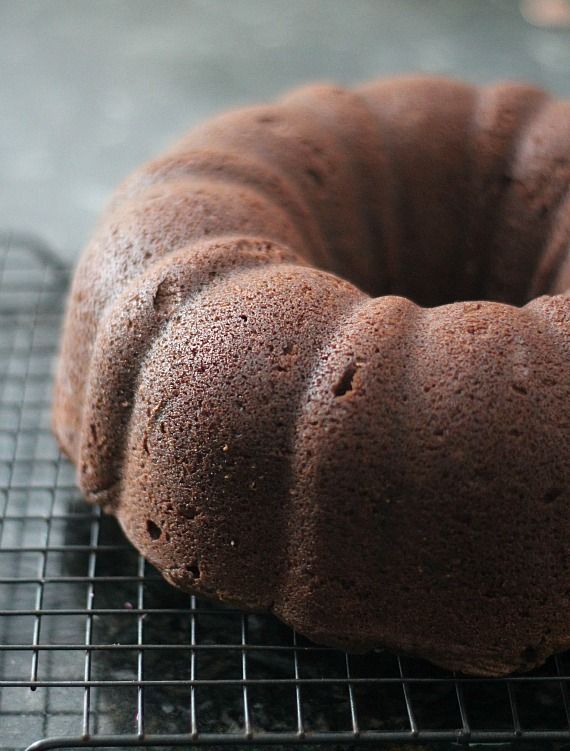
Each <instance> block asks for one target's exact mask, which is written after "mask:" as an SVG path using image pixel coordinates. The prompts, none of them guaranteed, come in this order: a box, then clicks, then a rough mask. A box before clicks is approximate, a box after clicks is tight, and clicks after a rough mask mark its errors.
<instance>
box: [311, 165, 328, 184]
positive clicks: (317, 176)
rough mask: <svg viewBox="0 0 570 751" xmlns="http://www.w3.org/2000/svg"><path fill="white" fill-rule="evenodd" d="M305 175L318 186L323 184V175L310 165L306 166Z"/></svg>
mask: <svg viewBox="0 0 570 751" xmlns="http://www.w3.org/2000/svg"><path fill="white" fill-rule="evenodd" d="M307 175H308V176H309V177H310V178H311V180H312V181H313V182H314V183H316V184H317V185H319V186H323V185H324V183H325V179H324V177H323V176H322V174H321V173H320V172H319V171H318V170H316V169H314V168H312V167H308V168H307Z"/></svg>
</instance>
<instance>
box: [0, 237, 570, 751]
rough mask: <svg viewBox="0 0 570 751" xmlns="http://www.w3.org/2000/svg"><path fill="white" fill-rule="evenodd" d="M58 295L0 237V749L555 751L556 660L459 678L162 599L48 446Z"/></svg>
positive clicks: (48, 275) (33, 255)
mask: <svg viewBox="0 0 570 751" xmlns="http://www.w3.org/2000/svg"><path fill="white" fill-rule="evenodd" d="M67 283H68V270H67V268H66V267H65V266H64V265H63V264H62V263H61V262H59V261H58V260H57V258H56V256H55V255H54V254H52V253H51V251H50V250H49V249H48V248H47V247H46V246H45V245H44V244H43V243H42V242H40V241H38V240H37V239H34V238H31V237H26V236H22V235H15V234H12V235H10V234H4V235H0V748H1V749H3V750H4V751H7V750H8V749H9V750H10V751H11V750H12V749H14V750H15V749H18V751H20V750H21V749H25V748H29V749H36V750H38V749H48V748H91V747H99V748H103V747H104V748H108V749H115V748H122V747H132V748H145V747H160V748H174V747H180V746H181V747H186V748H191V747H193V746H206V747H210V748H212V749H214V748H220V747H226V746H231V745H236V746H237V745H242V746H243V745H245V746H246V747H248V748H256V747H262V746H266V745H273V746H278V747H280V748H287V747H289V746H292V745H302V744H311V745H313V746H315V745H316V746H317V747H319V746H320V747H322V748H325V747H326V748H331V747H332V748H337V749H343V748H354V747H357V746H360V745H368V746H369V747H372V748H390V749H394V748H400V747H403V746H406V747H407V746H408V745H409V744H420V745H423V747H424V748H425V747H428V748H440V747H449V746H450V743H451V744H458V745H475V744H479V743H488V744H501V745H497V748H498V747H501V748H505V747H508V745H509V744H511V743H513V742H517V743H520V744H521V745H525V746H526V747H528V748H533V747H534V748H545V744H547V742H548V743H549V744H555V745H554V747H557V748H564V747H565V746H566V743H569V744H570V714H569V707H568V696H567V690H568V682H569V681H570V659H569V656H567V655H560V656H558V657H557V658H555V659H552V660H550V661H549V662H548V663H547V665H546V666H544V667H543V668H542V669H540V670H537V671H535V672H534V673H532V674H530V675H521V676H515V677H512V678H509V679H472V678H465V677H461V676H457V675H452V674H449V673H445V672H444V671H441V670H438V669H436V668H434V667H431V666H430V665H428V664H426V663H424V662H420V661H416V660H410V659H407V658H404V657H399V656H397V655H393V654H391V653H388V652H383V651H378V652H375V653H372V654H370V655H364V656H362V655H360V656H359V655H350V656H349V655H346V654H344V653H342V652H339V651H336V650H332V649H326V648H323V647H317V646H315V645H313V644H311V643H310V642H308V641H307V640H305V639H304V638H302V637H301V636H298V635H296V634H295V633H293V632H292V631H291V630H290V629H288V628H286V627H285V626H283V625H282V624H280V623H279V622H278V621H276V620H275V619H274V618H272V617H270V616H264V615H258V614H255V615H252V614H244V613H242V612H239V611H237V610H231V609H228V608H223V607H220V606H217V605H215V604H212V603H208V602H206V601H202V600H199V599H197V598H195V597H190V596H188V595H184V594H182V593H179V592H177V591H175V590H174V589H172V588H171V587H169V586H168V585H166V584H165V583H163V582H162V580H161V579H160V577H159V576H158V574H157V573H156V572H155V571H154V570H153V569H152V567H151V566H149V565H148V564H147V563H145V561H144V559H143V558H142V557H140V556H139V555H138V554H137V553H136V551H135V550H134V549H133V548H132V547H131V546H130V545H129V544H128V543H127V542H126V541H125V539H124V538H123V537H122V535H121V533H120V531H119V529H118V527H117V525H116V523H115V522H114V520H112V519H110V518H108V517H105V516H104V515H102V514H101V513H100V511H99V510H98V509H96V508H92V507H90V506H88V505H86V504H85V503H84V502H83V501H82V499H81V497H80V495H79V493H78V491H77V489H76V488H75V485H74V472H73V468H72V466H71V465H70V464H69V462H67V461H66V460H65V459H64V458H63V457H62V456H61V455H60V454H59V452H58V450H57V446H56V444H55V442H54V440H53V438H52V436H51V433H50V428H49V420H50V414H49V413H50V390H51V374H52V369H53V360H54V355H55V351H56V346H57V339H58V333H59V326H60V320H61V314H62V309H63V302H64V299H65V292H66V288H67ZM399 744H402V746H401V745H399ZM439 744H443V745H442V746H440V745H439ZM503 744H507V745H503Z"/></svg>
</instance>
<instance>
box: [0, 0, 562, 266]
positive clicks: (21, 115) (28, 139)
mask: <svg viewBox="0 0 570 751" xmlns="http://www.w3.org/2000/svg"><path fill="white" fill-rule="evenodd" d="M541 2H546V3H547V4H548V5H550V3H551V2H552V0H541ZM560 2H562V0H560ZM523 6H524V7H523V10H524V8H525V7H526V5H525V4H524V3H523ZM527 16H528V13H527ZM415 70H422V71H430V72H436V73H444V74H452V75H456V76H461V77H464V78H467V79H469V80H472V81H481V82H484V81H491V80H494V79H505V78H515V79H528V80H530V81H533V82H536V83H538V84H541V85H543V86H546V87H548V88H550V89H551V90H553V91H554V92H556V93H558V94H560V95H570V33H569V31H568V29H566V30H561V29H558V30H556V29H545V28H538V27H536V26H533V25H532V24H530V23H528V21H527V20H526V19H525V18H524V16H523V13H521V4H520V3H519V2H518V0H163V1H157V0H95V1H94V0H22V1H21V2H18V1H17V0H0V73H1V75H0V228H2V229H6V228H7V227H10V228H12V229H14V230H19V231H22V230H25V231H29V232H34V233H36V234H38V235H40V236H42V237H43V238H44V239H46V240H47V241H48V242H49V243H50V244H51V245H52V246H53V247H54V248H55V249H56V251H57V252H58V253H59V254H60V255H62V256H63V257H65V258H68V259H73V258H74V257H76V255H77V253H78V252H79V250H80V248H81V246H82V245H83V243H84V242H85V241H86V239H87V238H88V235H89V233H90V232H91V230H92V229H93V225H94V223H95V220H96V217H97V215H98V213H99V212H100V210H101V208H102V206H103V205H104V202H105V200H106V198H107V197H108V195H109V193H110V191H111V190H112V188H113V187H114V186H115V185H116V183H117V182H118V181H119V180H120V179H121V178H122V177H124V176H125V175H126V174H127V173H128V172H130V171H131V170H132V169H133V168H134V167H136V166H137V165H138V164H139V163H140V162H141V161H143V160H145V159H147V158H149V157H150V156H152V155H154V154H156V153H157V152H158V151H159V150H160V149H162V148H163V147H164V146H165V145H166V144H168V143H169V142H170V141H172V140H173V138H175V137H177V136H178V135H179V134H181V133H182V132H183V131H184V130H185V129H186V128H187V127H188V126H190V125H192V124H193V123H195V122H197V121H199V120H201V119H203V118H204V117H206V116H208V115H211V114H213V113H215V112H218V111H220V110H223V109H224V108H227V107H230V106H234V105H238V104H242V103H248V102H255V101H257V100H263V99H268V98H271V97H274V96H276V95H277V94H279V93H280V92H281V91H283V90H284V89H287V88H288V87H290V86H293V85H295V84H299V83H302V82H305V81H309V80H313V79H326V80H330V81H336V82H339V83H351V82H356V81H361V80H364V79H369V78H373V77H375V76H380V75H391V74H394V73H398V72H404V71H415Z"/></svg>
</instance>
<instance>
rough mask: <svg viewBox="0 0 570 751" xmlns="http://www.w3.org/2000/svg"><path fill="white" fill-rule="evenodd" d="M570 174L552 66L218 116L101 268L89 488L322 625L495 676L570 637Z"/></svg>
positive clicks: (74, 322) (75, 384)
mask: <svg viewBox="0 0 570 751" xmlns="http://www.w3.org/2000/svg"><path fill="white" fill-rule="evenodd" d="M569 184H570V104H569V103H568V102H561V101H557V100H555V99H552V98H550V97H548V96H547V95H546V94H545V93H543V92H542V91H540V90H537V89H535V88H532V87H530V86H526V85H514V84H502V85H494V86H489V87H484V88H477V87H473V86H469V85H465V84H463V83H458V82H454V81H449V80H445V79H436V78H401V79H391V80H385V81H379V82H376V83H373V84H370V85H367V86H364V87H361V88H358V89H356V90H354V91H348V90H345V89H340V88H337V87H333V86H324V85H322V86H311V87H308V88H304V89H301V90H298V91H294V92H293V93H291V94H289V95H287V96H286V97H284V98H283V99H281V100H280V101H279V102H278V103H277V104H271V105H266V106H259V107H251V108H248V109H244V110H241V111H237V112H231V113H229V114H226V115H223V116H221V117H218V118H216V119H214V120H211V121H210V122H208V123H206V124H205V125H203V126H201V127H199V128H196V129H195V130H193V131H192V132H191V133H190V134H189V135H188V136H187V137H186V138H184V139H183V140H182V141H181V142H180V143H179V144H177V145H176V146H175V148H173V149H172V150H171V151H169V152H168V153H166V155H164V156H163V157H162V158H160V159H158V160H156V161H154V162H151V163H150V164H148V165H146V166H145V167H143V168H142V169H141V170H139V171H138V172H137V173H135V174H134V175H133V176H132V177H131V178H129V179H128V180H127V181H126V182H125V183H124V184H123V185H122V186H121V187H120V189H119V190H118V192H117V194H116V195H115V197H114V200H113V201H112V204H111V206H110V207H109V209H108V211H107V212H106V214H105V215H104V217H103V218H102V220H101V224H100V226H99V228H98V230H97V233H96V235H95V238H94V239H93V241H92V242H91V244H90V245H89V246H88V248H87V249H86V251H85V252H84V254H83V257H82V258H81V261H80V263H79V266H78V268H77V271H76V274H75V279H74V282H73V287H72V290H71V296H70V299H69V305H68V310H67V317H66V320H65V327H64V333H63V340H62V346H61V357H60V361H59V369H58V373H57V380H56V389H55V407H54V416H53V425H54V429H55V432H56V434H57V436H58V438H59V441H60V443H61V445H62V447H63V449H64V450H65V452H66V453H67V454H68V455H69V456H70V457H71V459H72V460H73V461H74V462H75V463H76V465H77V468H78V477H79V484H80V487H81V489H82V491H83V492H84V494H85V496H86V498H87V499H88V500H89V501H91V502H95V503H99V504H100V505H101V506H102V507H103V508H104V509H105V511H108V512H110V513H112V514H114V515H115V516H116V517H117V519H118V520H119V522H120V523H121V525H122V527H123V529H124V530H125V532H126V534H127V536H128V537H129V539H130V540H132V541H133V543H134V544H135V545H136V547H137V548H138V549H139V550H140V551H142V553H143V554H144V555H145V556H146V557H147V558H148V559H149V560H150V561H151V562H152V563H153V564H154V565H155V566H156V567H157V568H158V569H159V570H160V571H161V572H162V573H163V575H164V576H165V578H166V579H168V581H170V582H172V583H173V584H175V585H176V586H178V587H180V588H182V589H185V590H188V591H191V592H195V593H197V594H200V595H205V596H208V597H214V598H217V599H219V600H223V601H225V602H229V603H234V604H236V605H238V606H242V607H245V608H252V609H264V610H271V611H272V612H273V613H275V614H276V615H277V616H278V617H279V618H281V619H282V620H283V621H285V622H287V623H289V624H291V625H292V626H294V627H295V628H296V629H297V630H298V631H300V632H301V633H303V634H306V635H307V636H309V637H310V638H312V639H314V640H316V641H318V642H323V643H325V644H331V645H339V646H342V647H346V648H348V649H354V650H365V649H368V648H370V647H375V646H380V645H384V646H388V647H392V648H395V649H398V650H403V651H405V652H408V653H411V654H416V655H420V656H422V657H426V658H428V659H430V660H432V661H433V662H435V663H438V664H440V665H443V666H446V667H448V668H453V669H458V670H462V671H465V672H469V673H480V674H500V673H506V672H509V671H512V670H517V669H524V668H528V667H531V666H534V665H537V664H539V663H541V662H542V661H543V660H544V659H545V658H546V657H547V655H549V654H551V653H552V652H554V651H556V650H559V649H562V648H565V647H570V449H569V446H570V368H569V366H570V329H569V324H570V296H568V295H567V294H565V290H567V289H568V288H569V287H570V260H569V259H570V256H569V254H568V247H569V242H570V198H569V195H570V193H569V190H568V188H569ZM373 296H375V297H373ZM405 298H410V299H411V300H413V301H414V302H411V301H410V299H405ZM455 300H462V302H453V301H455ZM478 300H486V301H485V302H478ZM529 301H530V302H529ZM450 303H451V304H450ZM421 306H423V307H421Z"/></svg>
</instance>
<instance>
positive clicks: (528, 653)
mask: <svg viewBox="0 0 570 751" xmlns="http://www.w3.org/2000/svg"><path fill="white" fill-rule="evenodd" d="M521 657H522V658H523V660H524V661H525V662H527V663H535V662H536V661H537V660H538V650H537V649H536V647H527V648H526V649H523V651H522V653H521Z"/></svg>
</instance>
